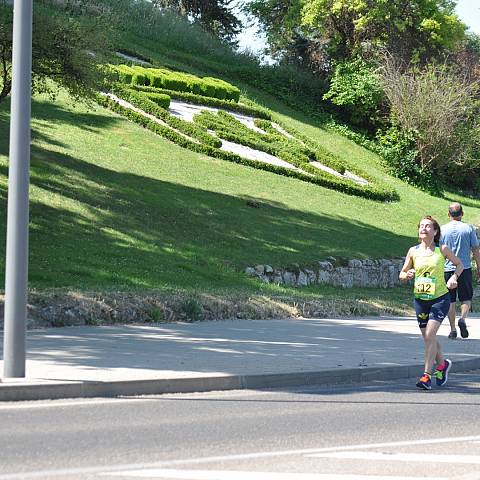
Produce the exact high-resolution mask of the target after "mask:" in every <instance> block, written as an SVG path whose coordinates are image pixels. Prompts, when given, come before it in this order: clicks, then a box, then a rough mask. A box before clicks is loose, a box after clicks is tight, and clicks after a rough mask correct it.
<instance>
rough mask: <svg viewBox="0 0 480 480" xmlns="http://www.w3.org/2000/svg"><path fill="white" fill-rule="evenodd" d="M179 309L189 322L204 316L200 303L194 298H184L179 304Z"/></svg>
mask: <svg viewBox="0 0 480 480" xmlns="http://www.w3.org/2000/svg"><path fill="white" fill-rule="evenodd" d="M180 309H181V311H182V312H183V314H184V315H185V316H186V317H187V320H189V321H191V322H198V321H199V320H202V318H203V316H204V313H203V308H202V305H201V304H200V302H199V301H198V300H197V299H196V298H189V299H187V300H184V301H183V302H182V304H181V305H180Z"/></svg>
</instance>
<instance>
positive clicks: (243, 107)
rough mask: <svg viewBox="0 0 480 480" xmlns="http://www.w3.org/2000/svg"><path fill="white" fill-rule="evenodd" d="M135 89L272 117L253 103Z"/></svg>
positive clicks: (151, 89) (245, 113) (265, 117)
mask: <svg viewBox="0 0 480 480" xmlns="http://www.w3.org/2000/svg"><path fill="white" fill-rule="evenodd" d="M133 88H134V89H135V90H138V91H141V92H147V93H153V94H155V93H163V94H165V95H168V96H169V97H171V98H175V99H177V100H181V101H183V102H186V103H192V104H194V105H205V106H206V107H213V108H221V109H224V110H229V111H232V112H238V113H242V114H244V115H250V116H251V117H258V118H263V119H266V120H270V119H271V118H272V116H271V114H270V112H268V110H266V109H265V108H261V107H257V106H255V105H245V104H243V103H235V102H234V101H232V100H220V99H218V98H212V97H204V96H202V95H196V94H195V93H189V92H178V91H175V90H167V89H164V88H156V87H151V86H149V87H148V86H142V85H133Z"/></svg>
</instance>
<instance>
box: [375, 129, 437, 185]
mask: <svg viewBox="0 0 480 480" xmlns="http://www.w3.org/2000/svg"><path fill="white" fill-rule="evenodd" d="M377 140H378V142H379V145H380V149H381V150H380V152H381V154H382V157H383V159H384V160H385V162H386V164H387V165H388V167H389V169H390V171H391V172H392V174H393V175H395V176H397V177H398V178H400V179H402V180H403V181H405V182H407V183H410V184H411V185H415V186H416V187H418V188H421V189H422V190H425V191H427V192H431V193H434V194H438V193H439V191H440V182H439V180H440V179H439V178H438V177H435V175H433V173H432V171H431V170H429V169H426V168H422V167H421V166H420V165H419V163H418V161H417V156H418V151H417V149H416V136H415V133H414V132H408V131H404V130H402V129H400V128H399V127H397V126H392V127H390V128H389V129H387V130H386V131H385V132H381V131H379V132H378V134H377Z"/></svg>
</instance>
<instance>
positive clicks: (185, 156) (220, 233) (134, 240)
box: [0, 45, 480, 303]
mask: <svg viewBox="0 0 480 480" xmlns="http://www.w3.org/2000/svg"><path fill="white" fill-rule="evenodd" d="M134 47H135V48H134V49H135V50H136V51H139V50H140V48H141V46H139V45H135V46H134ZM143 52H144V54H145V55H148V56H149V57H150V58H154V59H155V60H156V61H158V62H159V63H160V62H162V61H163V62H164V63H170V64H171V61H172V58H167V57H165V56H164V55H163V56H162V54H161V53H160V52H155V51H153V50H151V49H150V50H146V49H144V51H143ZM197 63H198V61H197ZM177 65H180V64H179V63H178V62H177ZM181 67H182V69H183V70H184V71H190V72H191V73H192V74H206V75H207V74H210V75H211V74H212V71H211V70H209V69H208V66H206V67H205V70H204V71H201V70H200V69H199V66H198V64H197V65H196V66H192V65H189V64H188V63H184V64H181ZM216 76H217V77H218V78H222V77H221V75H218V74H217V75H216ZM224 80H226V81H229V82H232V83H233V84H234V85H235V86H237V87H238V88H239V89H240V91H241V94H242V96H243V98H245V99H249V100H250V101H254V102H256V104H257V105H258V106H262V107H266V108H268V109H269V110H270V111H271V112H272V115H273V118H274V119H277V120H278V121H281V122H282V123H283V124H284V125H286V126H287V127H290V128H293V129H295V130H297V131H298V132H300V133H301V134H303V135H306V136H308V137H310V138H314V139H315V141H316V142H318V143H319V144H320V145H322V146H323V147H324V148H325V149H326V150H328V151H329V152H332V154H335V155H336V156H337V157H338V158H339V159H341V160H343V161H345V162H347V163H349V164H350V165H352V166H357V167H358V168H361V169H363V170H364V171H365V172H367V173H368V175H369V176H370V177H371V178H373V179H377V180H378V181H380V182H382V183H383V184H386V185H388V186H389V187H390V188H393V189H394V190H395V191H396V192H397V193H398V196H399V199H398V201H388V202H382V201H378V200H370V199H367V198H361V197H359V196H355V195H349V194H345V193H341V192H340V191H335V190H332V189H328V188H325V187H322V186H320V185H316V184H312V183H308V182H305V181H302V180H299V179H296V178H288V177H285V176H282V175H278V174H275V173H272V172H268V171H262V170H258V169H255V168H251V167H248V166H244V165H240V164H235V163H231V162H227V161H225V160H222V159H219V158H212V157H210V156H207V155H204V154H200V153H196V152H193V151H190V150H188V149H185V148H182V147H180V146H178V145H175V144H174V143H172V142H170V141H168V140H166V139H164V138H162V137H161V136H159V135H156V134H154V133H152V132H151V131H148V130H146V129H144V128H142V127H140V126H139V125H137V124H135V123H133V122H131V121H129V120H127V119H126V118H124V117H121V116H120V115H117V114H116V113H113V112H112V111H110V110H108V109H106V108H103V107H101V106H98V105H97V106H88V105H86V104H82V103H79V102H74V101H73V100H72V99H71V98H70V97H68V96H67V95H66V94H61V95H59V97H58V98H57V99H56V100H55V101H52V100H49V99H48V98H45V97H41V96H37V97H35V98H34V102H33V106H32V117H33V119H32V159H31V210H30V222H31V223H30V267H29V268H30V286H31V288H33V289H36V290H37V291H42V290H48V289H52V288H55V289H73V290H76V291H104V292H105V291H126V292H129V291H135V292H142V291H143V292H147V291H149V292H151V291H163V292H168V291H172V290H174V291H176V292H182V291H183V292H187V293H188V292H211V293H212V294H218V295H221V294H235V293H239V292H240V293H246V294H264V295H288V296H291V297H292V298H295V297H296V296H297V297H299V298H300V297H301V296H302V295H306V296H311V297H312V298H313V297H315V296H318V295H326V296H328V295H330V296H335V295H338V294H339V293H338V291H337V290H336V289H333V288H331V287H316V288H314V287H309V288H308V289H306V290H305V291H302V292H301V291H299V290H298V289H294V288H283V287H278V286H271V285H263V284H261V283H260V282H258V281H256V280H253V279H252V278H249V277H247V276H246V275H244V274H243V270H244V269H245V267H246V266H249V265H256V264H269V265H272V266H279V267H280V266H287V265H291V264H295V263H296V264H300V265H309V264H313V263H314V262H316V261H319V260H323V259H325V258H326V257H327V256H334V257H339V258H344V259H352V258H373V259H375V258H389V257H398V256H402V255H404V254H405V252H406V250H407V248H408V247H409V246H410V245H411V244H412V243H414V242H415V239H416V224H417V222H418V219H419V218H420V216H422V215H424V214H432V215H434V216H436V217H437V218H438V219H439V220H440V222H443V221H446V220H447V217H446V211H447V205H448V203H449V202H450V201H452V200H458V201H461V202H462V203H463V204H464V205H465V211H466V219H467V220H468V221H469V222H471V223H478V222H480V201H478V200H476V199H471V198H465V197H462V196H461V195H457V194H456V193H455V192H445V194H444V198H438V197H434V196H432V195H429V194H427V193H425V192H422V191H420V190H418V189H416V188H413V187H411V186H409V185H407V184H405V183H403V182H402V181H400V180H398V179H396V178H393V177H391V176H390V175H389V174H388V173H387V172H386V170H385V169H384V167H383V166H382V162H381V159H380V158H379V157H378V156H377V155H375V154H374V153H372V152H370V151H368V150H366V149H364V148H362V147H360V146H358V145H356V144H355V143H353V142H352V141H350V140H348V139H346V138H344V137H342V136H340V135H338V134H336V133H333V132H331V131H328V130H326V129H325V128H323V127H322V124H321V123H320V121H319V120H318V119H316V118H312V117H309V116H308V115H306V114H305V113H302V111H298V110H294V109H292V108H291V107H288V106H286V105H285V104H283V103H282V102H281V101H279V100H278V99H276V98H274V97H273V96H271V95H270V94H268V93H265V92H264V91H261V90H258V89H256V88H254V87H252V86H249V85H248V84H247V83H245V82H235V81H234V79H232V78H231V77H230V76H226V77H225V78H224ZM8 122H9V104H8V103H6V102H4V103H3V104H2V105H1V108H0V139H1V140H0V196H1V197H0V198H1V202H2V205H3V208H1V210H0V211H1V215H2V219H1V222H0V263H1V265H0V274H1V275H2V276H3V272H4V258H5V254H4V245H5V225H6V191H7V167H8V157H7V155H8V128H9V125H8ZM2 281H3V280H2ZM341 295H343V296H345V297H352V298H354V297H355V298H360V297H370V296H371V297H372V299H373V300H375V299H379V298H382V299H385V298H389V297H390V298H391V299H394V301H397V300H398V302H400V303H402V302H404V301H405V299H407V298H408V292H406V290H405V289H401V288H400V289H397V290H396V291H395V292H368V291H357V290H355V291H349V292H346V291H345V292H343V293H341Z"/></svg>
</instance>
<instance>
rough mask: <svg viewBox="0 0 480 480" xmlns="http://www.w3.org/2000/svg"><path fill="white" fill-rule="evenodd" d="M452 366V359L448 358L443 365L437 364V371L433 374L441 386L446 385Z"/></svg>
mask: <svg viewBox="0 0 480 480" xmlns="http://www.w3.org/2000/svg"><path fill="white" fill-rule="evenodd" d="M451 366H452V361H451V360H449V359H448V358H446V359H445V360H444V361H443V363H442V364H441V365H438V366H437V369H436V370H435V373H434V374H433V375H434V376H435V378H436V380H437V385H438V386H439V387H441V386H443V385H445V384H446V383H447V380H448V372H449V370H450V367H451Z"/></svg>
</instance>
